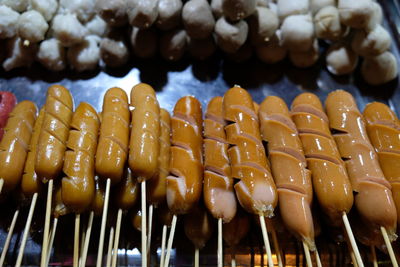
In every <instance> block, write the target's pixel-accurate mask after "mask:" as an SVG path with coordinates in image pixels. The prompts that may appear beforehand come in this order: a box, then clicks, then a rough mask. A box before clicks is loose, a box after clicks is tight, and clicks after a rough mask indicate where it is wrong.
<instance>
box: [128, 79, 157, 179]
mask: <svg viewBox="0 0 400 267" xmlns="http://www.w3.org/2000/svg"><path fill="white" fill-rule="evenodd" d="M131 106H132V108H133V110H132V127H131V139H130V143H129V167H130V168H131V170H132V172H133V174H134V175H135V176H136V177H137V178H138V181H139V182H141V181H144V180H149V179H150V178H152V177H154V176H155V175H156V174H157V170H158V168H157V167H158V156H159V154H160V143H159V136H160V106H159V104H158V101H157V97H156V93H155V92H154V89H153V88H152V87H151V86H150V85H148V84H145V83H140V84H138V85H136V86H134V87H133V88H132V91H131Z"/></svg>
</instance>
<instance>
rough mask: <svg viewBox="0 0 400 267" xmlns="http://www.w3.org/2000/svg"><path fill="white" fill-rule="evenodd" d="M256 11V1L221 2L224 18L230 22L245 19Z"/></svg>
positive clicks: (227, 0)
mask: <svg viewBox="0 0 400 267" xmlns="http://www.w3.org/2000/svg"><path fill="white" fill-rule="evenodd" d="M255 9H256V0H222V11H223V13H224V16H225V17H227V18H228V19H229V20H231V21H238V20H241V19H244V18H247V17H248V16H250V15H251V14H253V12H254V11H255Z"/></svg>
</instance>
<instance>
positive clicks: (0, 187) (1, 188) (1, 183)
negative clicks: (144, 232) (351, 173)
mask: <svg viewBox="0 0 400 267" xmlns="http://www.w3.org/2000/svg"><path fill="white" fill-rule="evenodd" d="M3 185H4V180H3V179H0V194H1V191H2V190H3Z"/></svg>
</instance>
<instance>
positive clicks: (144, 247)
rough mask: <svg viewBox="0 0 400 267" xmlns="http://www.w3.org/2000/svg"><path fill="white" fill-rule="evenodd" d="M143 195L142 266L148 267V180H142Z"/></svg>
mask: <svg viewBox="0 0 400 267" xmlns="http://www.w3.org/2000/svg"><path fill="white" fill-rule="evenodd" d="M141 188H142V192H141V197H142V267H147V237H146V235H147V225H146V224H147V215H146V213H147V211H146V181H143V182H141Z"/></svg>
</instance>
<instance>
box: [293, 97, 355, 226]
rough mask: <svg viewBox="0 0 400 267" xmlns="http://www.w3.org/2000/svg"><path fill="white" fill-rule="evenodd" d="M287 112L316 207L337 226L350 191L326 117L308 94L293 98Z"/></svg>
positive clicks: (348, 204)
mask: <svg viewBox="0 0 400 267" xmlns="http://www.w3.org/2000/svg"><path fill="white" fill-rule="evenodd" d="M291 109H292V119H293V122H294V123H295V124H296V127H297V129H298V132H299V136H300V139H301V142H302V144H303V150H304V155H305V157H306V160H307V165H308V168H309V169H310V170H311V174H312V180H313V187H314V192H315V194H316V196H317V199H318V202H319V204H320V207H321V209H322V211H323V212H324V214H325V215H326V216H327V217H328V218H329V223H330V224H331V225H334V226H340V225H342V216H343V213H346V214H347V213H348V212H349V211H350V209H351V207H352V206H353V200H354V199H353V189H352V187H351V183H350V180H349V177H348V176H347V172H346V166H345V165H344V162H343V161H342V159H341V157H340V154H339V151H338V149H337V146H336V143H335V140H334V139H333V137H332V135H331V134H330V132H329V121H328V117H327V116H326V114H325V112H324V109H323V107H322V104H321V102H320V100H319V98H318V97H317V96H316V95H314V94H311V93H303V94H301V95H299V96H297V97H296V98H295V99H294V101H293V103H292V108H291Z"/></svg>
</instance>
